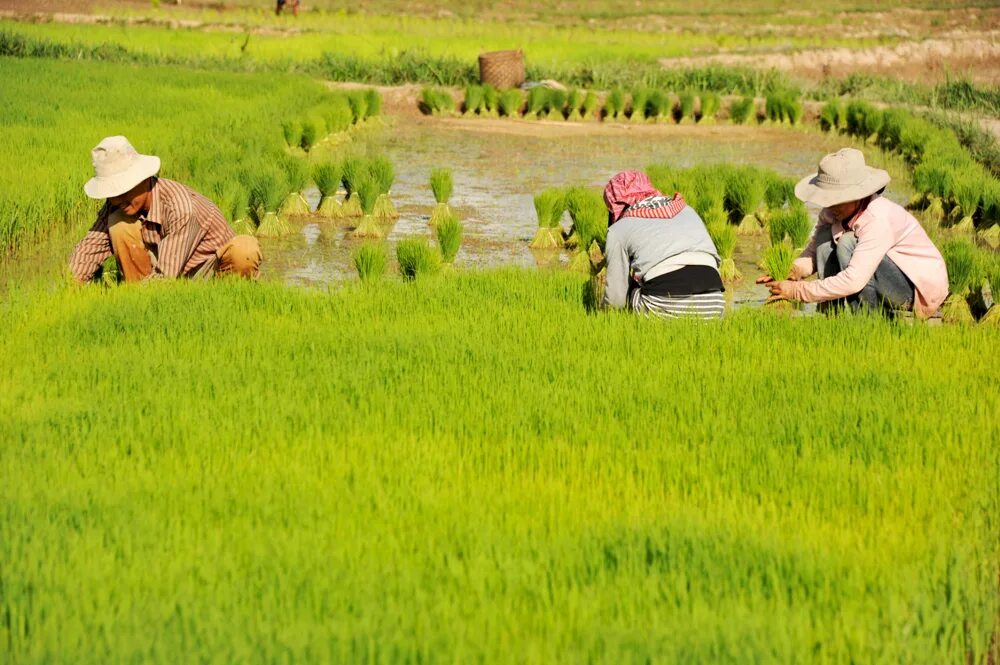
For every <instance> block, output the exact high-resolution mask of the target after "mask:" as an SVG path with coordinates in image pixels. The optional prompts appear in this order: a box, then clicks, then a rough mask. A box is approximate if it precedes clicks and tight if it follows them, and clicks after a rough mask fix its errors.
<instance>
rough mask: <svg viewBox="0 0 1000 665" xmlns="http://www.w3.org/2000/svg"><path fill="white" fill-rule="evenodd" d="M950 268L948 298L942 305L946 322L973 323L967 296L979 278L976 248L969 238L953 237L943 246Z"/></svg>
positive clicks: (942, 251) (942, 250) (946, 263)
mask: <svg viewBox="0 0 1000 665" xmlns="http://www.w3.org/2000/svg"><path fill="white" fill-rule="evenodd" d="M941 254H942V255H943V256H944V262H945V265H946V266H947V268H948V298H947V299H946V300H945V301H944V304H943V305H942V306H941V316H942V318H943V319H944V322H945V323H971V322H972V320H973V317H972V310H971V309H970V308H969V302H968V300H967V297H968V295H969V288H970V287H971V286H972V284H973V282H974V281H975V280H976V278H977V275H976V273H977V268H978V265H977V261H976V250H975V247H973V246H972V243H970V242H969V241H968V240H964V239H953V240H949V241H948V242H946V243H944V245H943V246H942V247H941Z"/></svg>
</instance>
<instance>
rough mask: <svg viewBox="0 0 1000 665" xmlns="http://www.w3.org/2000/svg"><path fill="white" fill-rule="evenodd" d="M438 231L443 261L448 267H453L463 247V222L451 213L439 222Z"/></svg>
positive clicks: (439, 247)
mask: <svg viewBox="0 0 1000 665" xmlns="http://www.w3.org/2000/svg"><path fill="white" fill-rule="evenodd" d="M436 231H437V242H438V249H439V250H440V252H441V260H442V261H444V263H445V264H446V265H451V264H452V263H453V262H454V261H455V256H456V255H457V254H458V249H459V247H461V246H462V235H463V229H462V222H460V221H459V220H458V217H456V216H455V215H453V214H451V213H449V214H448V215H445V217H444V218H443V219H441V220H440V221H439V222H438V224H437V229H436Z"/></svg>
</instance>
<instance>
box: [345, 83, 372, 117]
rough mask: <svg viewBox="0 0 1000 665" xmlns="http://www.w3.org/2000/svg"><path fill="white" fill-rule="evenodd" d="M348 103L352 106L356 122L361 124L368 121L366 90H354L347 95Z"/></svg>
mask: <svg viewBox="0 0 1000 665" xmlns="http://www.w3.org/2000/svg"><path fill="white" fill-rule="evenodd" d="M347 102H348V103H349V104H350V105H351V113H352V114H354V122H355V123H360V122H364V121H365V120H367V119H368V95H367V94H366V93H365V91H364V90H352V91H350V92H348V93H347Z"/></svg>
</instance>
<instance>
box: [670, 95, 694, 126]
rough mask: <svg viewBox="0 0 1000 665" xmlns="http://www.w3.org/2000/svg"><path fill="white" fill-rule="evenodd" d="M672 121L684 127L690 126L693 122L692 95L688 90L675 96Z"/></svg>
mask: <svg viewBox="0 0 1000 665" xmlns="http://www.w3.org/2000/svg"><path fill="white" fill-rule="evenodd" d="M674 119H675V120H676V121H677V122H678V124H684V125H690V124H692V123H693V122H694V93H693V92H691V91H690V90H685V91H684V92H682V93H680V94H678V95H677V107H676V108H675V109H674Z"/></svg>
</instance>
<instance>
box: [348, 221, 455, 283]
mask: <svg viewBox="0 0 1000 665" xmlns="http://www.w3.org/2000/svg"><path fill="white" fill-rule="evenodd" d="M434 232H435V237H436V240H437V245H436V247H432V246H431V245H430V243H429V242H428V240H427V238H425V237H423V236H413V237H409V238H402V239H401V240H400V241H399V242H397V243H396V262H397V263H398V265H399V274H400V275H402V276H403V278H404V279H416V278H418V277H421V276H423V275H433V274H436V273H438V272H440V271H442V270H445V271H450V270H451V269H452V267H453V265H454V262H455V257H456V256H457V255H458V250H459V249H460V248H461V245H462V237H463V236H464V234H465V229H464V227H463V225H462V222H461V221H460V220H459V219H458V217H457V216H456V215H455V214H454V213H452V212H450V211H449V212H448V213H447V214H444V215H442V216H441V218H440V219H439V220H438V223H437V225H436V226H435V228H434ZM351 258H352V259H353V261H354V267H355V269H356V270H357V271H358V277H359V278H360V279H361V281H362V282H365V283H371V282H374V281H376V280H378V279H379V278H380V277H382V276H383V275H384V274H385V272H386V269H387V267H388V250H387V248H386V245H385V242H378V241H368V242H365V243H363V244H362V245H360V246H359V247H358V248H357V249H355V250H354V252H353V253H352V255H351Z"/></svg>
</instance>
